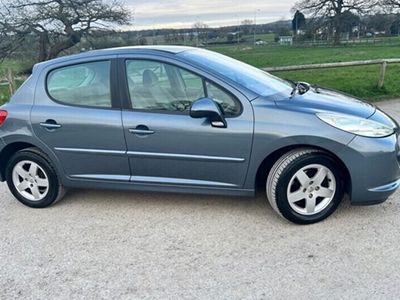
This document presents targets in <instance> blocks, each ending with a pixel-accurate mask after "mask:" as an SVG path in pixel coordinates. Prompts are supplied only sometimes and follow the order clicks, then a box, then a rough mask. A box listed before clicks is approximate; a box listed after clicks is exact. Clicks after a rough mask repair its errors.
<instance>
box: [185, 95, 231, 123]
mask: <svg viewBox="0 0 400 300" xmlns="http://www.w3.org/2000/svg"><path fill="white" fill-rule="evenodd" d="M190 116H191V117H192V118H195V119H199V118H207V119H208V120H209V121H210V122H211V125H212V126H213V127H221V128H226V127H227V123H226V120H225V118H224V116H223V113H222V110H221V108H220V107H219V105H218V104H217V103H216V102H215V101H214V100H212V99H210V98H200V99H198V100H196V101H195V102H193V104H192V106H191V108H190Z"/></svg>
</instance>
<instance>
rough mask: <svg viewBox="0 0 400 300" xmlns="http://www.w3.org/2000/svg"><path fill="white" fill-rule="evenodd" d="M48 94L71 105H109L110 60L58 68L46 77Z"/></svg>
mask: <svg viewBox="0 0 400 300" xmlns="http://www.w3.org/2000/svg"><path fill="white" fill-rule="evenodd" d="M47 90H48V92H49V95H50V96H51V97H52V98H53V99H55V100H57V101H60V102H63V103H65V104H71V105H82V106H94V107H111V92H110V61H101V62H91V63H84V64H79V65H73V66H68V67H63V68H59V69H56V70H53V71H51V72H50V73H49V75H48V77H47Z"/></svg>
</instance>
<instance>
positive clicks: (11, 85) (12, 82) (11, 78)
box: [7, 69, 16, 96]
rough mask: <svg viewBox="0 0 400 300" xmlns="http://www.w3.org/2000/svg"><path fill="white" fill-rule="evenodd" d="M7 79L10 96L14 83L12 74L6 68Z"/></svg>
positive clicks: (12, 92)
mask: <svg viewBox="0 0 400 300" xmlns="http://www.w3.org/2000/svg"><path fill="white" fill-rule="evenodd" d="M7 81H8V89H9V91H10V96H12V95H13V94H14V93H15V90H16V85H15V78H14V74H13V72H12V71H11V69H8V70H7Z"/></svg>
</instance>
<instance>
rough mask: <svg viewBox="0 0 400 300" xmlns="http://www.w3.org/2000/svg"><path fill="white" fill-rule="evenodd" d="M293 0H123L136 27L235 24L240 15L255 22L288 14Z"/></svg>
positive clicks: (269, 20)
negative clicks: (255, 18)
mask: <svg viewBox="0 0 400 300" xmlns="http://www.w3.org/2000/svg"><path fill="white" fill-rule="evenodd" d="M295 2H296V0H251V1H248V0H247V1H246V0H214V1H204V0H203V1H202V0H125V3H126V5H127V6H128V7H129V8H130V9H131V10H132V11H133V13H134V16H135V21H134V25H133V26H134V27H135V28H136V29H152V28H182V27H191V26H192V25H193V24H194V23H195V22H197V21H200V22H204V23H206V24H207V25H209V26H210V27H218V26H224V25H235V24H238V21H242V20H244V19H252V20H254V15H255V11H256V10H257V23H267V22H273V21H277V20H280V19H288V18H290V17H291V15H292V14H291V12H290V9H291V8H292V6H293V4H294V3H295Z"/></svg>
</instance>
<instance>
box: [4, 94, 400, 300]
mask: <svg viewBox="0 0 400 300" xmlns="http://www.w3.org/2000/svg"><path fill="white" fill-rule="evenodd" d="M380 106H381V107H382V108H383V109H384V110H387V111H388V112H390V113H392V115H393V116H395V117H396V118H397V119H398V120H400V101H395V102H384V103H381V104H380ZM0 199H1V201H0V299H110V298H116V299H267V298H275V299H288V298H294V297H296V299H310V298H312V299H315V298H317V299H321V298H328V297H329V298H331V299H339V298H340V299H343V298H344V299H346V298H347V299H366V298H369V299H370V298H384V299H391V298H392V299H398V298H399V296H400V285H399V282H400V267H399V266H400V250H399V247H400V231H399V228H400V202H399V200H400V193H396V194H395V195H394V196H393V197H391V198H390V199H389V200H388V201H387V202H385V203H384V204H382V205H378V206H372V207H351V206H350V205H349V203H348V201H344V202H343V204H342V205H341V206H340V208H339V209H338V211H337V212H336V213H335V214H333V215H332V216H331V217H330V218H329V219H327V220H326V221H324V222H321V223H318V224H315V225H310V226H298V225H293V224H290V223H288V222H286V221H284V220H283V219H281V218H280V217H278V216H277V215H276V214H275V213H274V212H273V210H272V209H271V208H270V206H269V205H268V204H267V202H266V201H265V198H264V197H263V195H259V196H258V197H257V198H256V199H252V198H230V197H215V196H188V195H176V194H160V193H140V192H121V191H93V190H76V191H70V192H69V193H68V194H67V196H66V197H65V199H64V200H63V201H61V202H59V203H58V204H56V205H55V206H53V207H50V208H48V209H43V210H34V209H29V208H27V207H24V206H23V205H21V204H19V203H18V202H17V201H15V200H14V199H13V197H12V196H11V195H10V193H9V192H8V189H7V187H6V185H5V184H0Z"/></svg>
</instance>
